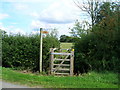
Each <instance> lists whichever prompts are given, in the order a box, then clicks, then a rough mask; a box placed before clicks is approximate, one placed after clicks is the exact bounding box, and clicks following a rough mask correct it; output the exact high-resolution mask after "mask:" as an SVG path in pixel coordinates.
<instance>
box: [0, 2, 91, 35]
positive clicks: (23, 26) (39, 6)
mask: <svg viewBox="0 0 120 90" xmlns="http://www.w3.org/2000/svg"><path fill="white" fill-rule="evenodd" d="M73 1H74V0H1V1H0V28H1V29H3V30H5V31H6V32H7V33H13V34H16V33H21V34H31V33H32V34H35V33H37V32H38V31H39V28H44V29H47V30H48V31H49V29H51V28H56V29H57V30H58V31H59V33H58V35H59V36H60V35H64V34H65V35H70V34H69V32H70V29H69V28H72V27H73V26H74V23H75V21H76V20H77V19H78V20H79V21H80V22H82V21H86V20H89V17H88V16H87V15H86V13H84V12H83V11H81V10H80V9H79V8H78V7H77V6H76V5H75V4H74V2H73ZM79 1H80V0H79ZM80 4H81V6H82V1H80Z"/></svg>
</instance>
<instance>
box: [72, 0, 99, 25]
mask: <svg viewBox="0 0 120 90" xmlns="http://www.w3.org/2000/svg"><path fill="white" fill-rule="evenodd" d="M74 3H75V5H76V6H77V7H78V8H79V9H81V10H82V11H85V12H87V13H88V15H89V16H90V18H91V22H92V25H91V26H92V27H93V26H94V25H95V23H96V17H97V12H98V11H99V6H100V4H101V2H99V1H98V0H87V2H83V5H81V3H80V1H78V0H75V1H74Z"/></svg>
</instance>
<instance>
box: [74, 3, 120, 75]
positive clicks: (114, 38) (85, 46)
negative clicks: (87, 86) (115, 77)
mask: <svg viewBox="0 0 120 90" xmlns="http://www.w3.org/2000/svg"><path fill="white" fill-rule="evenodd" d="M119 13H120V11H119V8H118V4H117V3H110V2H106V3H103V4H102V5H101V6H100V8H99V13H98V14H97V15H98V17H97V20H98V22H97V23H96V24H95V25H94V26H93V27H92V31H91V32H90V33H88V34H86V35H85V36H84V37H81V38H80V39H79V40H78V41H77V42H76V44H75V72H76V73H79V72H80V73H84V72H88V71H89V70H91V69H92V70H97V71H103V70H109V71H114V72H120V71H119V70H120V63H119V60H120V56H119V53H120V47H119V46H120V22H119V19H120V14H119Z"/></svg>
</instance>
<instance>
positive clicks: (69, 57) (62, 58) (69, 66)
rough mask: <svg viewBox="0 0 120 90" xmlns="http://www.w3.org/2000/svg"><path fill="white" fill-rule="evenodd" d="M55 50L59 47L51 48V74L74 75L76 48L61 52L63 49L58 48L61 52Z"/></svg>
mask: <svg viewBox="0 0 120 90" xmlns="http://www.w3.org/2000/svg"><path fill="white" fill-rule="evenodd" d="M55 50H58V49H57V48H51V49H50V53H51V54H50V55H51V56H50V57H51V58H50V60H51V74H54V75H71V76H73V70H74V50H73V49H72V50H70V49H64V50H67V52H61V51H62V50H63V49H60V50H58V51H59V52H55ZM56 56H58V57H59V58H58V57H57V58H56ZM55 62H57V63H55ZM68 62H69V63H68ZM63 67H64V68H63Z"/></svg>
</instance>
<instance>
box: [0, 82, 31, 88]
mask: <svg viewBox="0 0 120 90" xmlns="http://www.w3.org/2000/svg"><path fill="white" fill-rule="evenodd" d="M0 88H30V87H27V86H22V85H15V84H12V83H8V82H4V81H0Z"/></svg>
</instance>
